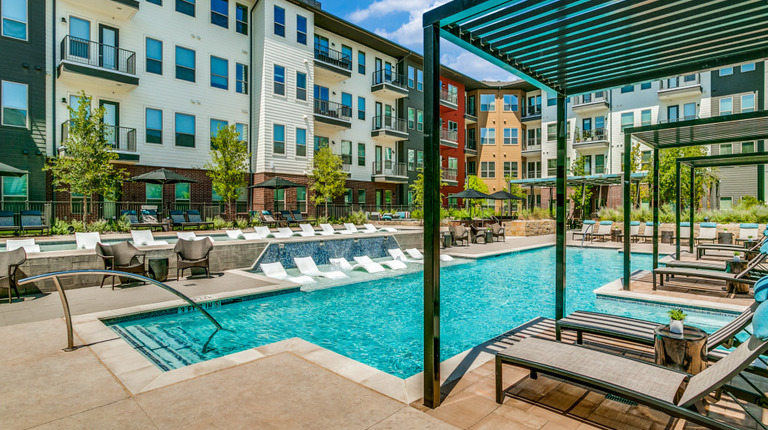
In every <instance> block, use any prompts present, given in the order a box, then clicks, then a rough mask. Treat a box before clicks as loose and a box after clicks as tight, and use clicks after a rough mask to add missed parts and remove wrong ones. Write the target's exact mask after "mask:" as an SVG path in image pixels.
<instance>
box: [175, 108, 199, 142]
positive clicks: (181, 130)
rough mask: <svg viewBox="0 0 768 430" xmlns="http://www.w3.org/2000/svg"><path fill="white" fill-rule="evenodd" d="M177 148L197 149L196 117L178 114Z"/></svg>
mask: <svg viewBox="0 0 768 430" xmlns="http://www.w3.org/2000/svg"><path fill="white" fill-rule="evenodd" d="M176 146H183V147H186V148H194V147H195V116H194V115H186V114H183V113H177V114H176Z"/></svg>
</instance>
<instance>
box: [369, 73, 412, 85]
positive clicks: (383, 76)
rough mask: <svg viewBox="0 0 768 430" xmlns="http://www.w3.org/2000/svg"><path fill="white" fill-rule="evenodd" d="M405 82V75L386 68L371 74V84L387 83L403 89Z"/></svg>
mask: <svg viewBox="0 0 768 430" xmlns="http://www.w3.org/2000/svg"><path fill="white" fill-rule="evenodd" d="M407 82H408V80H407V78H406V77H405V76H403V75H401V74H399V73H395V72H394V71H392V70H387V69H382V70H377V71H375V72H373V74H372V75H371V85H381V84H389V85H395V86H398V87H400V88H403V89H405V88H407V85H408V84H407Z"/></svg>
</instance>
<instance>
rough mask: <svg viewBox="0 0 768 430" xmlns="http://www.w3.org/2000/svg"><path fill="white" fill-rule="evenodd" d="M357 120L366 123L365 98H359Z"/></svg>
mask: <svg viewBox="0 0 768 430" xmlns="http://www.w3.org/2000/svg"><path fill="white" fill-rule="evenodd" d="M361 102H362V103H361ZM361 106H362V109H361V108H360V107H361ZM357 119H361V120H363V121H365V97H363V96H357Z"/></svg>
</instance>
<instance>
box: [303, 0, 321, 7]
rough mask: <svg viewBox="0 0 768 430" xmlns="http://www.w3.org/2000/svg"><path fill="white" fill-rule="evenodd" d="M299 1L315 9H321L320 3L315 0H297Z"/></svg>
mask: <svg viewBox="0 0 768 430" xmlns="http://www.w3.org/2000/svg"><path fill="white" fill-rule="evenodd" d="M299 2H300V3H304V4H305V5H308V6H312V7H313V8H315V9H321V8H322V3H320V2H319V1H315V0H299Z"/></svg>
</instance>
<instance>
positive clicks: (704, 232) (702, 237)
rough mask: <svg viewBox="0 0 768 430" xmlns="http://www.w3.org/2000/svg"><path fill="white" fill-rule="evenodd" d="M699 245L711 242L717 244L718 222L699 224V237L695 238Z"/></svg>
mask: <svg viewBox="0 0 768 430" xmlns="http://www.w3.org/2000/svg"><path fill="white" fill-rule="evenodd" d="M693 240H695V241H696V242H697V243H701V242H702V241H709V242H712V243H715V241H716V240H717V223H716V222H702V223H699V235H698V236H697V237H694V238H693Z"/></svg>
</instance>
